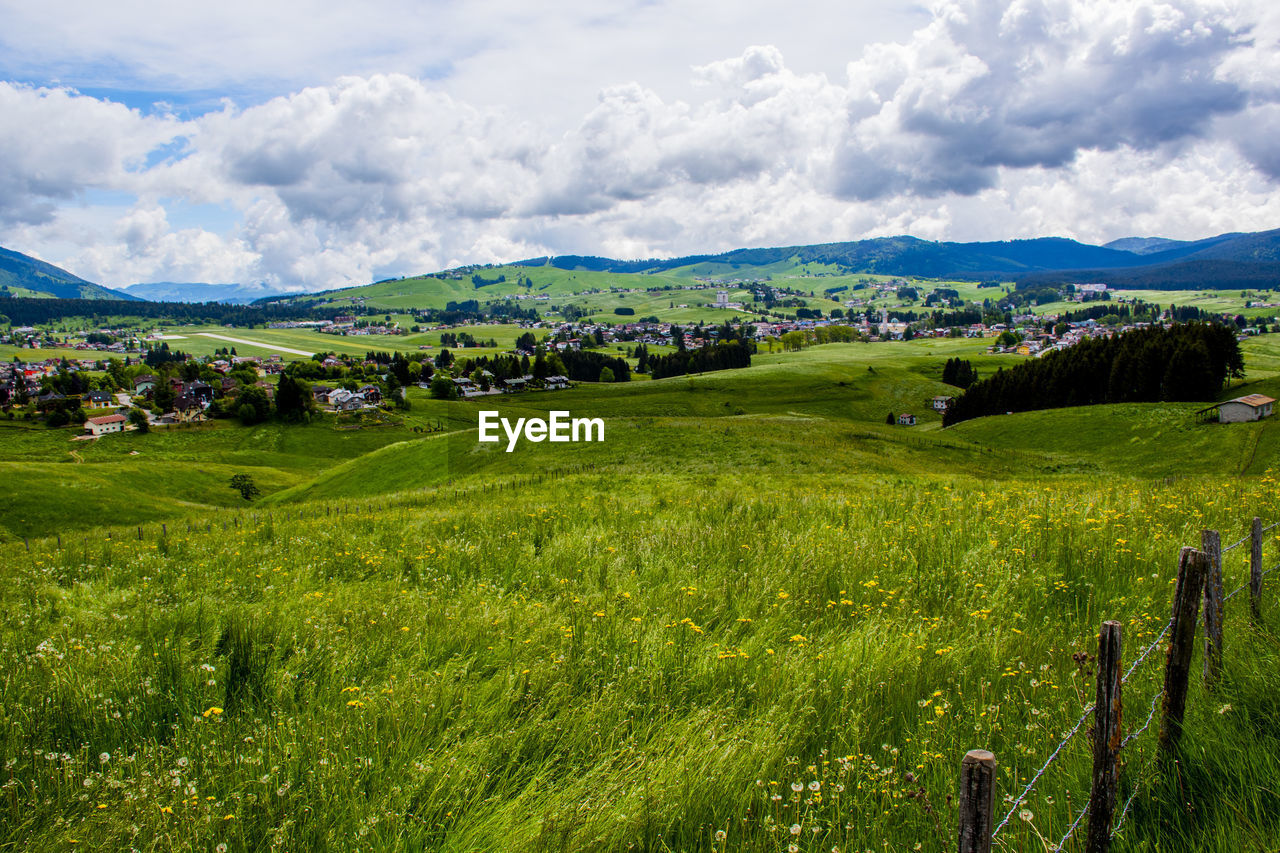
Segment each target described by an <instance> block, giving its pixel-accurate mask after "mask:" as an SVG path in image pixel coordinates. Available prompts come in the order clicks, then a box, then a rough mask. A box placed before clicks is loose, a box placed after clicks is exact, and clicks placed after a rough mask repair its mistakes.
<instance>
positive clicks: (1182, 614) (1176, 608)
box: [1159, 547, 1209, 753]
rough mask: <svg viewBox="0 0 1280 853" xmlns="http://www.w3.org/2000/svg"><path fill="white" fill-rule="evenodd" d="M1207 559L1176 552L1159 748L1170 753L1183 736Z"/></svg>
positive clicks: (1190, 551)
mask: <svg viewBox="0 0 1280 853" xmlns="http://www.w3.org/2000/svg"><path fill="white" fill-rule="evenodd" d="M1208 571H1209V558H1208V557H1206V556H1205V555H1204V554H1203V553H1201V552H1200V551H1197V550H1196V549H1195V548H1190V547H1187V548H1183V549H1182V552H1181V553H1180V554H1179V555H1178V585H1177V588H1176V590H1175V592H1174V594H1173V625H1172V627H1171V628H1170V630H1169V648H1168V650H1167V651H1166V652H1165V661H1164V695H1163V698H1162V699H1161V703H1160V704H1161V707H1160V712H1161V713H1160V737H1159V742H1160V749H1161V751H1162V752H1166V753H1168V752H1172V751H1173V750H1174V749H1175V748H1176V747H1177V745H1178V738H1180V737H1181V736H1182V717H1183V714H1184V713H1185V712H1186V710H1187V682H1188V680H1189V679H1190V677H1191V653H1192V651H1193V650H1194V646H1195V640H1196V619H1197V618H1198V616H1199V615H1200V595H1201V590H1203V589H1204V577H1205V575H1206V574H1207V573H1208Z"/></svg>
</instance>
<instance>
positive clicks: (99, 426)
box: [84, 415, 128, 438]
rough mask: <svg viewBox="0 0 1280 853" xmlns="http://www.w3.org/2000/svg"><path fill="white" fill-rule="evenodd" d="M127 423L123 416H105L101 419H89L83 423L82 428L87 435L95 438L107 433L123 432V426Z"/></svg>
mask: <svg viewBox="0 0 1280 853" xmlns="http://www.w3.org/2000/svg"><path fill="white" fill-rule="evenodd" d="M127 422H128V419H127V418H126V417H125V416H124V415H105V416H103V417H101V418H89V420H87V421H85V422H84V427H85V429H87V430H88V431H89V435H91V436H93V437H94V438H97V437H98V436H100V435H106V434H107V433H109V432H124V425H125V424H126V423H127Z"/></svg>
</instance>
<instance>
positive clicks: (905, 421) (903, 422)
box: [898, 412, 916, 426]
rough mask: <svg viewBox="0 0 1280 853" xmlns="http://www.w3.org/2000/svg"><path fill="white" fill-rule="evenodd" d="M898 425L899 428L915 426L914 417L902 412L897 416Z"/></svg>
mask: <svg viewBox="0 0 1280 853" xmlns="http://www.w3.org/2000/svg"><path fill="white" fill-rule="evenodd" d="M898 425H899V426H915V425H916V416H915V415H913V414H911V413H909V412H903V413H902V414H900V415H898Z"/></svg>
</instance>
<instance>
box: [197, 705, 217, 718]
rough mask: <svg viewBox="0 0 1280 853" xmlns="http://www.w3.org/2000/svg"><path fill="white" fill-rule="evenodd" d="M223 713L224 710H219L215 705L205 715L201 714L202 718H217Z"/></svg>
mask: <svg viewBox="0 0 1280 853" xmlns="http://www.w3.org/2000/svg"><path fill="white" fill-rule="evenodd" d="M221 713H222V709H221V708H219V707H218V706H217V705H214V706H211V707H210V708H208V709H207V710H206V711H205V712H204V713H203V714H201V716H202V717H205V718H208V717H216V716H218V715H219V714H221Z"/></svg>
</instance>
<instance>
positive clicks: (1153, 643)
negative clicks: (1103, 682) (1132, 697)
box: [1120, 617, 1173, 684]
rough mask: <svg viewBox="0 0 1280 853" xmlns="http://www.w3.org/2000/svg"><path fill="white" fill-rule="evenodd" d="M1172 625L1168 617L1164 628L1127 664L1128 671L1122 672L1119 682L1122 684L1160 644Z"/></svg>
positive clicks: (1171, 619) (1171, 620)
mask: <svg viewBox="0 0 1280 853" xmlns="http://www.w3.org/2000/svg"><path fill="white" fill-rule="evenodd" d="M1172 627H1173V618H1172V617H1170V619H1169V621H1168V622H1166V623H1165V626H1164V630H1163V631H1161V632H1160V634H1159V635H1158V636H1157V637H1156V638H1155V639H1154V640H1152V641H1151V645H1149V646H1147V647H1146V649H1144V650H1143V652H1142V654H1140V655H1138V659H1137V660H1135V661H1134V662H1133V663H1132V664H1130V665H1129V670H1128V672H1126V673H1125V674H1124V677H1123V678H1121V679H1120V683H1121V684H1124V683H1125V682H1126V681H1128V680H1129V676H1131V675H1133V671H1134V670H1135V669H1137V668H1138V667H1139V666H1140V665H1141V664H1142V662H1143V661H1144V660H1146V659H1147V655H1149V654H1151V652H1152V651H1154V650H1155V647H1156V646H1158V645H1160V641H1161V640H1163V639H1164V638H1165V636H1166V635H1168V633H1169V630H1170V629H1171V628H1172Z"/></svg>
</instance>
